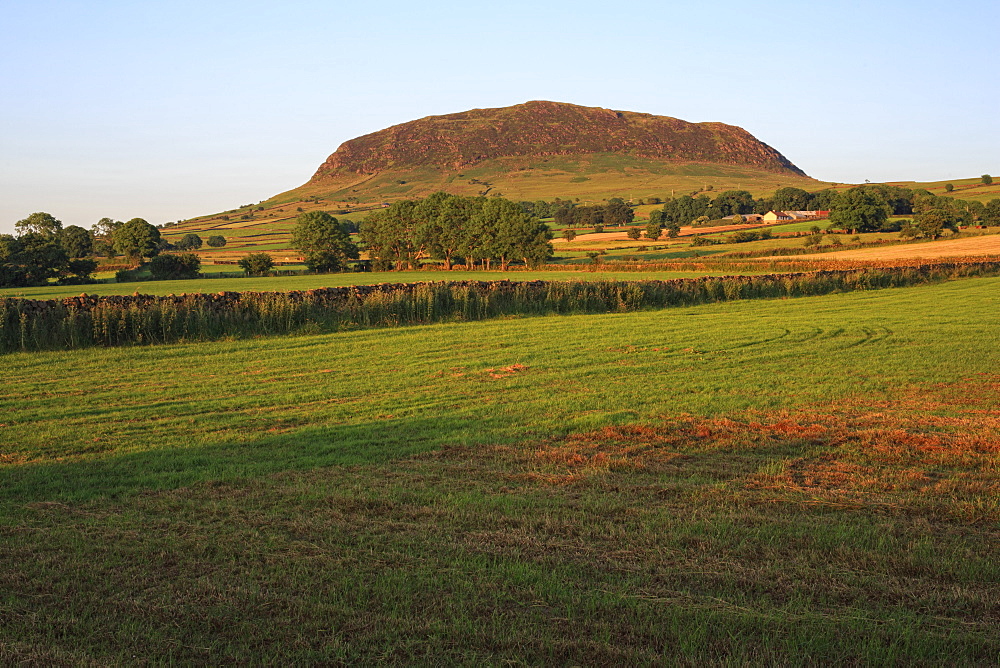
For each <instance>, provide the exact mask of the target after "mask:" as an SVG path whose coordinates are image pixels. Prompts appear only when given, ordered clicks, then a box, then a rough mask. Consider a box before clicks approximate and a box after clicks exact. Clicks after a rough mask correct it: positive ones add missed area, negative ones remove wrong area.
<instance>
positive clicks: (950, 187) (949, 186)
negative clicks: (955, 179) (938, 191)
mask: <svg viewBox="0 0 1000 668" xmlns="http://www.w3.org/2000/svg"><path fill="white" fill-rule="evenodd" d="M954 189H955V186H953V185H952V184H950V183H946V184H944V191H945V192H946V193H950V192H951V191H952V190H954Z"/></svg>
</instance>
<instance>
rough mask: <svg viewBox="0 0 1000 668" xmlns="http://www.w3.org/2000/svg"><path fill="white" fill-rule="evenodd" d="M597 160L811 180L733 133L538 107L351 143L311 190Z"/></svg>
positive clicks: (422, 125) (437, 121)
mask: <svg viewBox="0 0 1000 668" xmlns="http://www.w3.org/2000/svg"><path fill="white" fill-rule="evenodd" d="M599 153H614V154H618V155H622V156H629V157H634V158H645V159H652V160H658V161H659V160H662V161H667V162H676V163H691V162H695V163H712V164H718V165H728V166H741V167H748V168H752V169H754V170H760V171H765V172H772V173H778V174H788V175H796V176H803V177H804V176H805V173H804V172H803V171H802V170H801V169H799V168H798V167H796V166H795V165H794V164H792V163H791V162H790V161H789V160H788V159H787V158H785V157H784V156H783V155H781V153H779V152H778V151H776V150H775V149H773V148H771V147H770V146H768V145H767V144H765V143H763V142H761V141H760V140H758V139H757V138H755V137H754V136H753V135H751V134H750V133H749V132H747V131H746V130H744V129H743V128H740V127H736V126H734V125H726V124H725V123H689V122H687V121H682V120H680V119H677V118H671V117H669V116H655V115H653V114H643V113H637V112H632V111H615V110H611V109H602V108H600V107H581V106H578V105H574V104H565V103H560V102H544V101H535V102H526V103H524V104H518V105H514V106H512V107H501V108H498V109H473V110H471V111H464V112H461V113H457V114H447V115H444V116H428V117H427V118H421V119H419V120H415V121H410V122H408V123H401V124H400V125H394V126H392V127H390V128H386V129H385V130H380V131H378V132H373V133H371V134H368V135H364V136H362V137H358V138H356V139H351V140H350V141H347V142H344V143H343V144H342V145H341V146H340V148H338V149H337V151H336V152H335V153H334V154H333V155H331V156H330V157H329V158H328V159H327V160H326V162H324V163H323V164H322V165H321V166H320V168H319V169H318V170H317V171H316V173H315V175H313V177H312V179H311V182H317V181H322V180H325V179H326V178H328V177H333V178H343V177H346V176H349V175H352V174H353V175H357V176H364V175H374V174H380V173H383V172H387V171H398V170H403V169H412V168H420V167H429V168H433V169H438V170H445V171H453V170H463V169H466V168H468V167H470V166H475V165H477V164H479V163H483V162H486V161H490V160H497V159H503V158H526V159H529V160H530V159H532V158H545V157H551V156H573V155H587V154H599Z"/></svg>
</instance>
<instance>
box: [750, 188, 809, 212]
mask: <svg viewBox="0 0 1000 668" xmlns="http://www.w3.org/2000/svg"><path fill="white" fill-rule="evenodd" d="M811 199H812V198H811V196H810V195H809V193H808V192H806V191H805V190H802V189H801V188H778V189H777V190H776V191H774V196H773V197H772V198H771V208H772V209H773V210H775V211H806V210H808V209H809V205H810V200H811ZM739 213H750V212H749V211H740V212H739Z"/></svg>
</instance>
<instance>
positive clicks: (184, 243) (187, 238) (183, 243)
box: [174, 232, 202, 250]
mask: <svg viewBox="0 0 1000 668" xmlns="http://www.w3.org/2000/svg"><path fill="white" fill-rule="evenodd" d="M201 243H202V242H201V237H199V236H198V235H197V234H195V233H194V232H189V233H187V234H185V235H184V236H183V237H181V239H180V241H178V242H177V243H176V244H174V246H175V247H176V248H177V249H179V250H197V249H199V248H201Z"/></svg>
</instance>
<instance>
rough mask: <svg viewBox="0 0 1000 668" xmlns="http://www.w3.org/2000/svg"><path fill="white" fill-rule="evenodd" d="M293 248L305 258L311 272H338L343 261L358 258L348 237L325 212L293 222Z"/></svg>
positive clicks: (312, 212)
mask: <svg viewBox="0 0 1000 668" xmlns="http://www.w3.org/2000/svg"><path fill="white" fill-rule="evenodd" d="M292 246H293V247H294V248H297V249H299V250H300V251H302V252H303V253H304V254H305V255H306V264H307V266H309V268H310V269H311V270H313V271H338V270H340V269H341V268H343V266H344V263H345V261H346V260H348V259H354V260H356V259H357V258H358V247H357V246H356V245H354V243H353V242H351V235H350V234H348V233H347V231H346V230H345V229H344V228H343V227H342V226H341V225H340V223H338V222H337V219H336V218H334V217H333V216H331V215H330V214H328V213H327V212H326V211H310V212H308V213H303V214H301V215H300V216H299V217H298V218H297V219H296V224H295V229H294V230H293V231H292ZM313 267H316V268H315V269H314V268H313Z"/></svg>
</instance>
